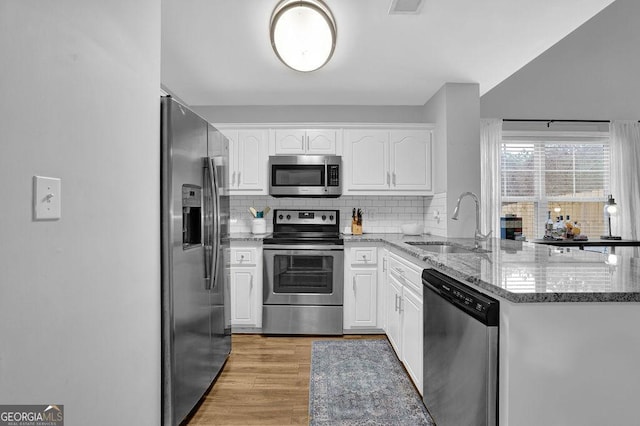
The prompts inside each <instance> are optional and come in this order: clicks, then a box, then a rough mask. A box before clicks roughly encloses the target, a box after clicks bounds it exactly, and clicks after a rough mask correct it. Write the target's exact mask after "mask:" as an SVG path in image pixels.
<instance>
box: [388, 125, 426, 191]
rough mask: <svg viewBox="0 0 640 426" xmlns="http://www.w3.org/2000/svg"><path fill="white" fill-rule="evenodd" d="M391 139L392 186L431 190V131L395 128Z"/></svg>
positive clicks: (401, 188) (398, 188)
mask: <svg viewBox="0 0 640 426" xmlns="http://www.w3.org/2000/svg"><path fill="white" fill-rule="evenodd" d="M389 141H390V142H389V146H390V151H391V152H390V157H391V165H390V173H391V188H392V189H397V190H421V191H431V190H432V186H431V179H432V176H431V169H432V167H431V132H429V131H424V130H393V131H391V133H390V139H389Z"/></svg>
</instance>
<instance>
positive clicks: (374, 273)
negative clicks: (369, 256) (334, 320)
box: [349, 268, 378, 327]
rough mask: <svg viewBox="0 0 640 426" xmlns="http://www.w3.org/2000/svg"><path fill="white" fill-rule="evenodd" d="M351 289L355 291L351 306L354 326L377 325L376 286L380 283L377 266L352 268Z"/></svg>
mask: <svg viewBox="0 0 640 426" xmlns="http://www.w3.org/2000/svg"><path fill="white" fill-rule="evenodd" d="M350 283H351V291H352V292H353V295H352V298H351V299H352V300H353V306H352V307H351V316H352V317H351V323H350V324H349V325H350V326H352V327H375V326H376V325H377V316H376V305H377V298H376V287H377V285H378V270H377V269H376V268H352V269H351V280H350Z"/></svg>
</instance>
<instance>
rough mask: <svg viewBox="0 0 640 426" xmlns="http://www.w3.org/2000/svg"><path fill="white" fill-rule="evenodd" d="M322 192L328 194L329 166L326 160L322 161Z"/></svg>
mask: <svg viewBox="0 0 640 426" xmlns="http://www.w3.org/2000/svg"><path fill="white" fill-rule="evenodd" d="M324 192H329V166H328V165H327V160H326V158H325V160H324Z"/></svg>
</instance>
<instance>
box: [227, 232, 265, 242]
mask: <svg viewBox="0 0 640 426" xmlns="http://www.w3.org/2000/svg"><path fill="white" fill-rule="evenodd" d="M270 236H271V232H268V233H266V234H252V233H251V232H234V233H232V234H231V235H230V236H229V241H262V240H264V239H265V238H267V237H270Z"/></svg>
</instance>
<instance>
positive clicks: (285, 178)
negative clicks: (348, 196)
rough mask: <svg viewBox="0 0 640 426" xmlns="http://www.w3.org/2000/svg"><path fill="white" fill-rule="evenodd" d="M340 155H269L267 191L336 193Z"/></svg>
mask: <svg viewBox="0 0 640 426" xmlns="http://www.w3.org/2000/svg"><path fill="white" fill-rule="evenodd" d="M341 169H342V158H341V157H340V156H337V155H273V156H270V157H269V195H271V196H273V197H327V198H329V197H333V198H335V197H339V196H340V195H342V176H341Z"/></svg>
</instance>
